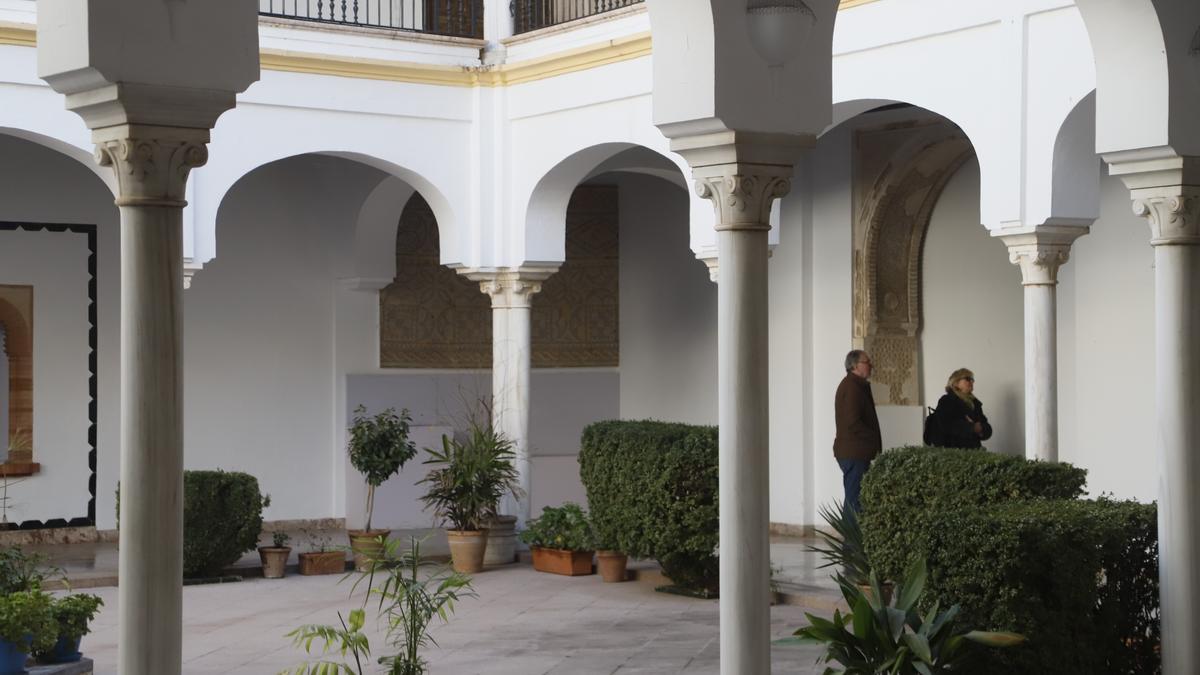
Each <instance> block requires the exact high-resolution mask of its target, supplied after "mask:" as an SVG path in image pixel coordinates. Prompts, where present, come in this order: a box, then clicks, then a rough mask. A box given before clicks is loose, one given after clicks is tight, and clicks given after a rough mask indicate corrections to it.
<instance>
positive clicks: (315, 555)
mask: <svg viewBox="0 0 1200 675" xmlns="http://www.w3.org/2000/svg"><path fill="white" fill-rule="evenodd" d="M298 557H299V558H300V574H304V575H313V574H342V573H344V572H345V571H346V554H345V553H343V552H341V551H311V552H309V553H301V554H300V555H299V556H298Z"/></svg>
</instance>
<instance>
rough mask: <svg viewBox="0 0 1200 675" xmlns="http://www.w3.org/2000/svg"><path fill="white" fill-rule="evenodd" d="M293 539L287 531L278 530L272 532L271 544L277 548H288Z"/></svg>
mask: <svg viewBox="0 0 1200 675" xmlns="http://www.w3.org/2000/svg"><path fill="white" fill-rule="evenodd" d="M291 539H292V538H291V537H289V536H288V533H287V532H278V531H276V532H272V533H271V545H272V546H274V547H275V548H286V547H287V545H288V542H289V541H291Z"/></svg>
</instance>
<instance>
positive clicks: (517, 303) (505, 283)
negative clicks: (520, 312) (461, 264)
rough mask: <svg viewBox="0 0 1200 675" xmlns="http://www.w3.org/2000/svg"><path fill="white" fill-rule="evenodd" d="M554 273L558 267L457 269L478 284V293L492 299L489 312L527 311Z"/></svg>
mask: <svg viewBox="0 0 1200 675" xmlns="http://www.w3.org/2000/svg"><path fill="white" fill-rule="evenodd" d="M557 271H558V265H542V266H537V267H518V268H515V269H514V268H503V269H497V270H477V269H460V270H459V271H458V273H459V274H462V275H463V276H465V277H467V278H468V279H470V280H472V281H478V282H479V290H481V291H483V292H484V293H485V294H487V295H488V296H490V297H491V298H492V309H528V308H530V307H531V306H532V303H533V296H534V295H536V294H538V293H539V292H541V290H542V282H544V281H545V280H546V279H549V278H550V276H551V275H553V274H554V273H555V272H557Z"/></svg>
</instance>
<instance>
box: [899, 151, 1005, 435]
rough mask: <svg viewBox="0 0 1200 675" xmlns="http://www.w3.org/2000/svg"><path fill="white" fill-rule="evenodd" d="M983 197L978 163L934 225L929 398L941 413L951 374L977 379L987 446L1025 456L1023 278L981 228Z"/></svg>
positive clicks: (930, 238)
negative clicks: (988, 426) (966, 372)
mask: <svg viewBox="0 0 1200 675" xmlns="http://www.w3.org/2000/svg"><path fill="white" fill-rule="evenodd" d="M978 195H979V164H978V162H976V161H975V160H971V161H969V162H967V163H966V164H965V165H963V167H962V168H961V169H959V170H958V173H956V174H955V175H954V176H953V177H952V178H951V179H950V181H949V182H948V183H947V184H946V189H945V190H944V191H943V192H942V198H941V199H940V200H938V203H937V206H936V207H934V209H933V213H932V215H931V217H930V219H929V231H928V234H927V235H926V239H925V252H924V256H923V258H922V265H921V290H922V294H923V296H924V305H923V308H924V316H923V320H924V321H923V326H922V332H921V360H922V369H921V371H922V373H921V376H922V387H921V391H922V394H923V396H924V404H925V405H927V406H931V407H932V406H936V405H937V400H938V399H939V398H940V397H941V396H942V394H944V393H945V387H946V378H948V377H949V376H950V373H951V372H953V371H954V370H956V369H958V368H970V369H971V370H973V371H975V395H976V396H978V397H979V400H980V401H982V402H983V411H984V413H986V414H987V416H988V421H990V422H991V423H992V428H993V435H992V438H991V439H990V440H988V441H985V442H984V446H985V447H986V448H988V449H989V450H991V451H993V452H1002V453H1006V454H1013V455H1023V454H1024V452H1025V431H1024V430H1025V393H1024V392H1025V376H1024V365H1023V364H1024V349H1025V347H1024V339H1025V338H1024V335H1025V332H1024V325H1023V324H1024V299H1023V290H1022V287H1021V270H1020V269H1019V268H1018V267H1017V266H1016V265H1013V264H1011V263H1009V261H1008V249H1007V248H1005V246H1004V242H1002V241H1000V240H999V239H993V238H992V237H991V236H989V234H988V231H987V229H985V228H984V227H983V226H982V225H980V223H979V199H978ZM917 420H918V424H919V421H920V418H919V417H918V418H917ZM917 438H920V431H919V428H918V430H917Z"/></svg>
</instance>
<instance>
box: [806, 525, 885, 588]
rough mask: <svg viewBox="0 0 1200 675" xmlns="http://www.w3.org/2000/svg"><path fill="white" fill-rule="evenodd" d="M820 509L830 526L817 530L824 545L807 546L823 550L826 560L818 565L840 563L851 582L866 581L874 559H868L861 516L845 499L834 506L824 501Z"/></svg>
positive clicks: (837, 565) (860, 583) (816, 550)
mask: <svg viewBox="0 0 1200 675" xmlns="http://www.w3.org/2000/svg"><path fill="white" fill-rule="evenodd" d="M819 513H820V515H821V519H822V520H824V521H825V524H826V525H828V526H829V529H828V530H817V536H818V537H820V538H821V541H822V544H823V545H818V546H809V547H808V550H809V551H812V552H814V553H820V554H821V555H822V556H824V558H825V564H823V565H819V566H818V569H822V568H825V567H835V566H836V567H840V568H841V570H842V574H843V575H845V576H846V577H847V579H848V580H849V581H850V582H851V583H853V584H857V585H860V586H861V585H865V584H866V583H867V582H868V580H869V579H870V574H871V563H870V561H868V560H867V551H866V548H865V547H864V546H863V535H862V527H861V526H860V525H859V524H858V518H856V517H855V516H854V514H853V513H851V512H850V511H847V510H846V507H845V505H844V504H843V503H842V502H835V503H834V504H833V505H832V506H829V505H823V506H821V508H820V511H819ZM851 606H852V607H853V605H851Z"/></svg>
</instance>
